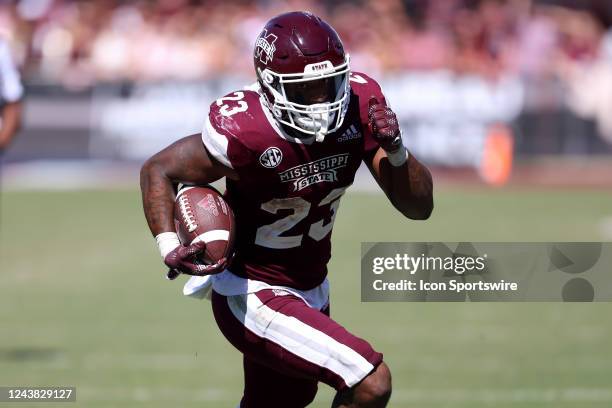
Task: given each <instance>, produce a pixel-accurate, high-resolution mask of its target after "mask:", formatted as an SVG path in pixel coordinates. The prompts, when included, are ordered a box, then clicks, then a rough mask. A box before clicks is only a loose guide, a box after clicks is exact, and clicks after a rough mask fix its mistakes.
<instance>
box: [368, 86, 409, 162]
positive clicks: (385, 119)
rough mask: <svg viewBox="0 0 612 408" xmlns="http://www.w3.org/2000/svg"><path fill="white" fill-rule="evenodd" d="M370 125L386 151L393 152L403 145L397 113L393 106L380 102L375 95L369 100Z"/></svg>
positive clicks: (373, 134)
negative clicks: (392, 108)
mask: <svg viewBox="0 0 612 408" xmlns="http://www.w3.org/2000/svg"><path fill="white" fill-rule="evenodd" d="M368 127H369V128H370V132H372V136H373V137H374V139H375V140H376V141H377V142H378V144H379V145H380V147H382V148H383V149H384V150H385V151H387V152H389V153H393V152H395V151H397V149H399V148H400V147H401V146H402V135H401V134H400V129H399V124H398V123H397V117H396V116H395V113H394V112H393V111H392V110H391V108H389V107H387V106H385V105H383V104H381V103H379V102H378V100H377V99H376V97H374V96H372V97H371V98H370V101H369V102H368Z"/></svg>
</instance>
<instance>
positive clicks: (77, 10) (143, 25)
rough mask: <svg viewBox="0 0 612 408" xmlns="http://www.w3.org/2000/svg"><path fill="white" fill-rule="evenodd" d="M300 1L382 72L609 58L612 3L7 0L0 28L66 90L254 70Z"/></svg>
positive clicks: (20, 54) (521, 67)
mask: <svg viewBox="0 0 612 408" xmlns="http://www.w3.org/2000/svg"><path fill="white" fill-rule="evenodd" d="M565 3H567V4H565ZM568 5H569V6H570V7H568ZM295 9H302V10H310V11H313V12H314V13H316V14H319V15H320V16H322V17H323V18H324V19H326V20H328V21H329V22H330V23H331V24H332V25H333V26H334V27H335V28H336V30H337V31H338V32H339V34H340V36H341V38H343V40H344V42H345V45H346V48H347V49H348V50H349V52H350V53H351V57H352V60H353V67H355V68H357V69H361V70H365V71H368V72H373V73H374V74H375V75H376V74H378V73H380V72H385V73H387V72H395V71H398V70H406V69H450V70H452V71H454V72H459V73H473V74H477V75H481V76H484V77H488V78H491V79H495V78H496V77H497V76H498V75H500V73H504V72H513V73H519V74H524V75H528V76H535V77H537V76H541V75H549V74H551V72H552V73H554V74H559V73H561V74H563V72H562V71H567V69H568V65H571V64H572V63H577V62H578V63H583V62H584V63H589V62H592V61H596V60H597V59H599V58H603V57H604V55H605V54H606V53H607V58H612V34H610V31H609V30H608V29H609V26H610V23H611V22H610V16H612V1H608V0H591V1H587V0H577V1H573V2H570V1H565V2H563V1H560V0H557V1H550V0H549V1H536V0H403V1H402V0H363V1H321V0H292V1H287V2H277V1H271V0H259V1H249V0H243V1H228V0H202V1H193V0H157V1H151V0H127V1H118V0H82V1H74V0H15V1H3V2H2V3H0V36H2V37H5V38H6V39H7V40H8V41H9V42H10V44H11V46H12V49H13V51H14V54H15V57H16V59H17V61H18V64H19V66H20V67H21V68H22V70H23V71H24V74H25V77H26V78H31V79H36V80H40V81H45V82H59V83H62V84H64V85H66V86H76V87H78V86H83V85H88V84H90V83H92V82H94V81H115V80H125V79H127V80H137V81H148V80H160V79H166V78H173V79H187V80H189V79H201V78H210V77H214V76H215V75H217V74H219V73H227V72H230V73H238V74H245V75H251V72H252V61H251V58H250V55H251V52H252V46H253V43H254V40H255V37H256V35H257V34H258V33H259V31H260V30H261V27H262V26H263V24H264V23H265V21H266V20H267V19H268V18H270V17H271V16H273V15H275V14H278V13H280V12H283V11H287V10H295Z"/></svg>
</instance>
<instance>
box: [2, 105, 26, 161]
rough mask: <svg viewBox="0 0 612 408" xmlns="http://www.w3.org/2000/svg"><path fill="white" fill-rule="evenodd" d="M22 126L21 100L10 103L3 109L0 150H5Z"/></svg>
mask: <svg viewBox="0 0 612 408" xmlns="http://www.w3.org/2000/svg"><path fill="white" fill-rule="evenodd" d="M20 127H21V102H14V103H9V104H6V105H5V106H4V108H3V109H2V126H1V127H0V151H1V150H4V149H5V148H6V147H7V146H8V145H9V143H10V142H11V140H12V139H13V137H14V136H15V134H16V133H17V131H18V130H19V128H20Z"/></svg>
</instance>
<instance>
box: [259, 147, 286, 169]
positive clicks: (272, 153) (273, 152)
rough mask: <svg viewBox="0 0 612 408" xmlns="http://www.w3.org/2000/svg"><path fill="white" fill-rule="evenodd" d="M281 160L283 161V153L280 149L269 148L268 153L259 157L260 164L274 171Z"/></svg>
mask: <svg viewBox="0 0 612 408" xmlns="http://www.w3.org/2000/svg"><path fill="white" fill-rule="evenodd" d="M281 160H283V152H282V151H281V150H280V149H279V148H278V147H268V148H267V149H266V151H265V152H263V153H262V154H261V156H259V163H261V165H262V166H264V167H266V168H268V169H273V168H274V167H276V166H278V165H279V164H280V162H281Z"/></svg>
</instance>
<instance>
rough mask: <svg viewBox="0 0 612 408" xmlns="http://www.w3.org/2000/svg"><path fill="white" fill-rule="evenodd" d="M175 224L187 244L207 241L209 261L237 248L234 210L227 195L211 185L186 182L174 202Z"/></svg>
mask: <svg viewBox="0 0 612 408" xmlns="http://www.w3.org/2000/svg"><path fill="white" fill-rule="evenodd" d="M174 224H175V226H176V232H177V234H178V236H179V239H180V241H181V243H182V244H183V245H189V244H191V243H193V242H194V241H195V242H197V241H204V242H205V243H206V250H205V252H204V254H203V255H201V258H202V260H203V261H204V262H205V263H216V262H217V261H218V260H220V259H221V258H224V257H225V258H228V259H229V257H230V255H231V254H232V252H233V250H234V248H233V246H234V233H235V231H234V230H235V221H234V213H233V211H232V209H231V208H230V206H229V205H228V204H227V202H226V201H225V199H223V196H222V195H221V194H220V193H219V192H218V191H217V190H215V189H214V188H212V187H210V186H185V187H183V188H181V189H180V190H179V192H178V194H177V196H176V201H175V203H174Z"/></svg>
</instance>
